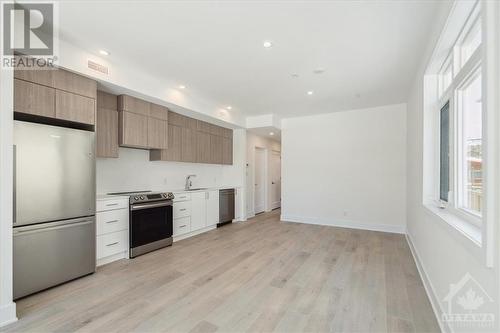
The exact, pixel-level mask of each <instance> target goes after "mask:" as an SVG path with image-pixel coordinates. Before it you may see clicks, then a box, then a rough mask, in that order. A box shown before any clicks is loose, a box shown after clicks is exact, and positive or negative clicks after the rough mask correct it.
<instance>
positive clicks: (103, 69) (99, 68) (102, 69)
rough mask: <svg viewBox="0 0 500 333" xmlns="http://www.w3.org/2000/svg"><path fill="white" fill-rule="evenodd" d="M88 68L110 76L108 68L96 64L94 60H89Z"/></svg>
mask: <svg viewBox="0 0 500 333" xmlns="http://www.w3.org/2000/svg"><path fill="white" fill-rule="evenodd" d="M87 67H88V68H90V69H92V70H94V71H97V72H99V73H102V74H106V75H108V73H109V71H108V67H106V66H104V65H101V64H98V63H97V62H94V61H92V60H89V61H88V62H87Z"/></svg>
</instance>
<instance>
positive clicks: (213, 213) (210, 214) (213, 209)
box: [207, 190, 219, 226]
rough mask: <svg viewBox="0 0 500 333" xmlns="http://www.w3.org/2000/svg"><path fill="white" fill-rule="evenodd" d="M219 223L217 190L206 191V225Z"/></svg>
mask: <svg viewBox="0 0 500 333" xmlns="http://www.w3.org/2000/svg"><path fill="white" fill-rule="evenodd" d="M217 223H219V191H218V190H217V191H208V192H207V226H208V225H217Z"/></svg>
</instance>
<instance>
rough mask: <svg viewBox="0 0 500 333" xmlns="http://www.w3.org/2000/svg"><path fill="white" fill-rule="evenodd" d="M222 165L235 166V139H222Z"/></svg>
mask: <svg viewBox="0 0 500 333" xmlns="http://www.w3.org/2000/svg"><path fill="white" fill-rule="evenodd" d="M222 164H228V165H232V164H233V139H232V138H222Z"/></svg>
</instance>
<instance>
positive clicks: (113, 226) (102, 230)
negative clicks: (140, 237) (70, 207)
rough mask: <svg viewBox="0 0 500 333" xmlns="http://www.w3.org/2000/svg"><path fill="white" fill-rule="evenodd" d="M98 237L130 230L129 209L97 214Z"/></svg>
mask: <svg viewBox="0 0 500 333" xmlns="http://www.w3.org/2000/svg"><path fill="white" fill-rule="evenodd" d="M96 219H97V235H104V234H109V233H111V232H116V231H122V230H128V209H116V210H108V211H105V212H99V213H97V214H96Z"/></svg>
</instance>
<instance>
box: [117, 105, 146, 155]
mask: <svg viewBox="0 0 500 333" xmlns="http://www.w3.org/2000/svg"><path fill="white" fill-rule="evenodd" d="M118 115H119V117H118V119H119V131H118V132H119V136H118V138H119V140H118V143H119V144H120V146H124V147H132V148H144V149H148V119H149V117H147V116H144V115H142V114H137V113H133V112H128V111H120V112H119V113H118Z"/></svg>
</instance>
